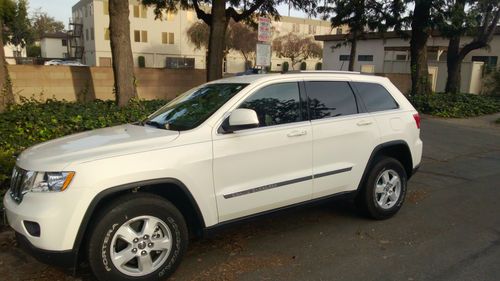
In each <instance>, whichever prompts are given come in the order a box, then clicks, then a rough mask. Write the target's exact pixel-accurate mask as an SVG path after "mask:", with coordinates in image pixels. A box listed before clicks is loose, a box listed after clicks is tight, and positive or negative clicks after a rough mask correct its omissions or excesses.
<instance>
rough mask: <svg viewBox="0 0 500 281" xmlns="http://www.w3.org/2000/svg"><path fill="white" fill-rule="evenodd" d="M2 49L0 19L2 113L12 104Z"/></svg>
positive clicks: (12, 96) (0, 93) (10, 88)
mask: <svg viewBox="0 0 500 281" xmlns="http://www.w3.org/2000/svg"><path fill="white" fill-rule="evenodd" d="M3 47H4V46H3V21H2V19H1V18H0V112H2V111H4V110H5V107H6V106H7V105H9V104H11V103H14V95H13V93H12V84H11V83H10V78H9V70H8V69H7V62H6V61H5V52H4V49H3Z"/></svg>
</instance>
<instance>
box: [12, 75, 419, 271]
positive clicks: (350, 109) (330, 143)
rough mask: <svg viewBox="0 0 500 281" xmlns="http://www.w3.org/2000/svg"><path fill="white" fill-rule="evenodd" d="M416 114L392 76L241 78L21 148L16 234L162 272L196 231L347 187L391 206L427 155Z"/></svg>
mask: <svg viewBox="0 0 500 281" xmlns="http://www.w3.org/2000/svg"><path fill="white" fill-rule="evenodd" d="M419 127H420V117H419V115H418V113H417V111H416V110H415V109H414V108H413V106H412V105H411V104H410V103H409V102H408V100H407V99H406V98H405V97H404V96H403V95H402V94H401V93H400V91H398V89H397V88H396V87H395V86H394V85H393V84H391V82H390V81H389V80H388V79H387V78H383V77H377V76H367V75H360V74H356V73H341V72H310V73H297V74H275V75H251V76H239V77H233V78H228V79H222V80H218V81H213V82H210V83H207V84H204V85H202V86H200V87H197V88H195V89H193V90H191V91H189V92H187V93H185V94H183V95H181V96H179V97H178V98H176V99H175V100H173V101H171V102H170V103H168V104H167V105H165V106H164V107H162V108H161V109H159V110H158V111H157V112H155V113H153V114H152V115H151V116H150V117H149V118H147V119H146V120H144V121H143V122H140V123H136V124H128V125H122V126H117V127H112V128H105V129H99V130H94V131H89V132H84V133H79V134H75V135H71V136H68V137H64V138H60V139H56V140H53V141H49V142H46V143H43V144H39V145H36V146H34V147H31V148H29V149H27V150H26V151H24V152H23V153H22V154H21V155H20V156H19V158H18V159H17V164H16V168H15V170H14V172H13V175H12V183H11V187H10V190H9V192H7V195H6V196H5V198H4V205H5V208H6V213H7V218H8V221H9V224H10V225H11V227H12V228H13V229H14V230H15V231H16V234H17V238H18V240H19V243H20V244H21V245H23V246H24V247H25V248H27V249H29V250H31V252H32V253H33V254H34V255H36V256H38V257H39V258H40V259H42V260H44V261H46V262H49V263H57V264H62V265H65V266H76V265H77V264H78V262H79V261H80V260H81V258H86V259H88V261H89V264H90V266H91V268H92V270H93V272H94V274H95V275H96V276H97V278H98V279H99V280H107V281H109V280H159V279H163V278H165V277H167V276H169V275H170V274H171V273H172V272H173V271H174V270H175V268H176V267H177V266H178V264H179V263H180V261H181V258H182V256H183V254H184V252H185V251H186V247H187V244H188V237H189V235H190V234H191V235H199V234H202V233H204V232H205V231H207V230H212V229H214V228H216V227H218V226H221V225H225V224H227V223H230V222H234V221H237V220H241V219H245V218H248V217H250V216H254V215H256V214H263V213H268V212H271V211H276V210H279V209H283V208H284V207H290V206H296V205H298V204H304V203H310V202H313V201H317V200H322V199H327V198H331V197H333V196H338V195H347V194H349V195H353V196H354V199H355V202H356V203H357V204H358V205H359V206H360V207H361V208H362V210H364V211H365V212H366V214H368V215H370V216H371V217H373V218H375V219H385V218H388V217H390V216H392V215H394V214H395V213H396V212H397V211H398V210H399V209H400V208H401V205H402V204H403V201H404V197H405V193H406V185H407V180H408V179H409V178H410V176H411V175H412V174H413V173H414V172H415V171H416V169H417V167H418V165H419V163H420V159H421V156H422V141H421V140H420V137H419V135H420V129H419Z"/></svg>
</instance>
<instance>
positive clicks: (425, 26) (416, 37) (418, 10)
mask: <svg viewBox="0 0 500 281" xmlns="http://www.w3.org/2000/svg"><path fill="white" fill-rule="evenodd" d="M431 2H432V1H428V0H416V1H415V10H414V12H413V20H412V23H411V29H412V32H411V40H410V52H411V63H410V65H411V94H412V95H427V94H429V93H430V92H431V87H430V83H429V69H428V66H427V39H428V38H429V33H430V27H429V21H430V9H431Z"/></svg>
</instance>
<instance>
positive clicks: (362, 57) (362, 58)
mask: <svg viewBox="0 0 500 281" xmlns="http://www.w3.org/2000/svg"><path fill="white" fill-rule="evenodd" d="M358 61H373V56H372V55H359V56H358Z"/></svg>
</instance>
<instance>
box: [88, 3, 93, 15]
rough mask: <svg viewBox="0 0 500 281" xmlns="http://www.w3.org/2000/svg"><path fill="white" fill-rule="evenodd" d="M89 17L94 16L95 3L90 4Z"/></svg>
mask: <svg viewBox="0 0 500 281" xmlns="http://www.w3.org/2000/svg"><path fill="white" fill-rule="evenodd" d="M89 15H90V16H93V15H94V4H93V3H90V4H89Z"/></svg>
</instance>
